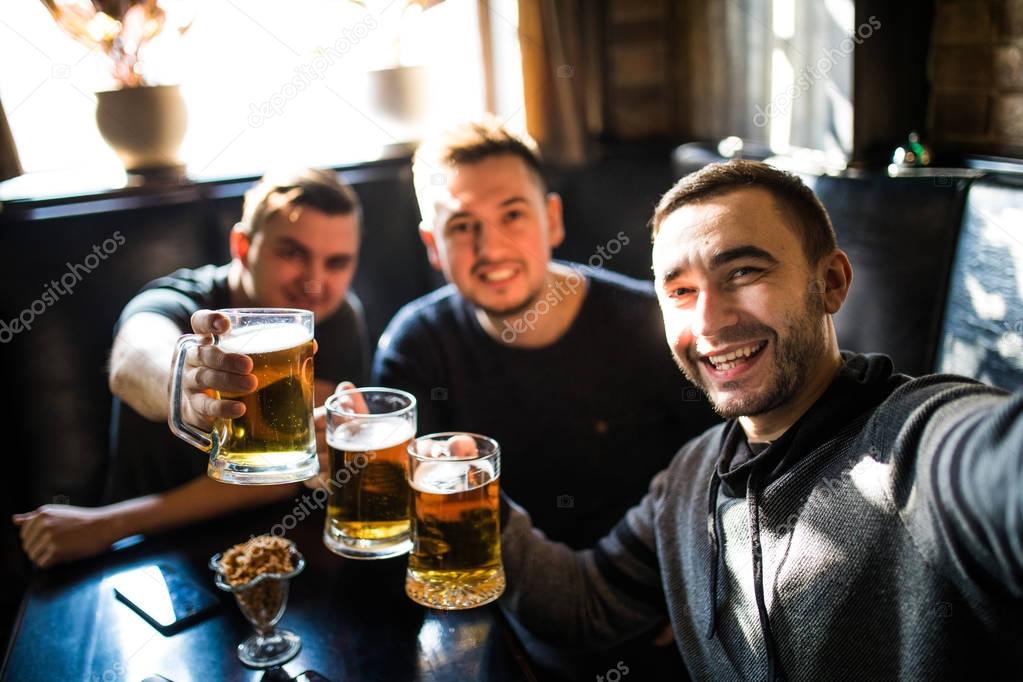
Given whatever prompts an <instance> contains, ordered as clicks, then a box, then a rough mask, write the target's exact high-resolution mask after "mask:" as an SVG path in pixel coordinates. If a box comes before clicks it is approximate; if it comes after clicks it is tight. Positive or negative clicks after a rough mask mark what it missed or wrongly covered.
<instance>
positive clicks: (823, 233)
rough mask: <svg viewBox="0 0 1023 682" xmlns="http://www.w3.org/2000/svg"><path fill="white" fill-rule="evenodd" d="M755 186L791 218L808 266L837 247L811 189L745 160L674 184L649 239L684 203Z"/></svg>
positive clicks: (713, 167)
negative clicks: (770, 197)
mask: <svg viewBox="0 0 1023 682" xmlns="http://www.w3.org/2000/svg"><path fill="white" fill-rule="evenodd" d="M757 187H759V188H761V189H764V190H766V191H767V192H769V193H770V194H771V196H772V197H774V200H775V203H776V204H777V205H778V207H779V208H781V209H782V210H783V211H784V212H785V213H787V214H788V215H789V216H791V217H792V218H793V221H792V224H791V225H792V227H793V229H794V230H795V231H796V234H797V235H799V236H800V237H802V240H801V241H802V244H803V252H804V253H805V254H806V258H807V260H808V261H809V262H810V263H811V264H813V263H817V261H819V260H820V259H821V258H823V257H824V256H826V255H827V254H829V253H831V252H832V251H833V250H835V249H836V248H837V247H838V243H837V241H836V239H835V229H834V227H832V225H831V218H829V217H828V212H827V210H825V208H824V205H823V204H822V203H821V201H820V199H818V198H817V195H816V194H814V193H813V190H811V189H810V188H809V187H807V186H806V185H805V184H804V183H803V181H802V180H800V179H799V177H798V176H796V175H793V174H792V173H787V172H785V171H783V170H778V169H777V168H774V167H772V166H769V165H767V164H766V163H761V162H759V161H745V160H736V161H726V162H723V163H712V164H708V165H707V166H704V167H703V168H701V169H700V170H698V171H695V172H693V173H690V174H689V175H687V176H685V177H684V178H682V179H681V180H679V181H678V182H677V183H675V186H674V187H672V188H671V189H669V190H668V191H667V192H666V193H665V194H664V196H663V197H661V200H660V201H659V202H658V204H657V208H656V209H654V217H653V219H652V221H651V228H652V233H653V236H654V237H656V236H657V232H658V230H660V228H661V224H662V223H663V222H664V220H665V218H667V217H668V216H669V215H671V214H672V213H674V212H675V211H677V210H678V209H680V208H682V206H684V205H686V204H691V203H696V202H699V201H703V200H704V199H710V198H711V197H717V196H721V195H724V194H728V193H729V192H734V191H737V190H740V189H747V188H757Z"/></svg>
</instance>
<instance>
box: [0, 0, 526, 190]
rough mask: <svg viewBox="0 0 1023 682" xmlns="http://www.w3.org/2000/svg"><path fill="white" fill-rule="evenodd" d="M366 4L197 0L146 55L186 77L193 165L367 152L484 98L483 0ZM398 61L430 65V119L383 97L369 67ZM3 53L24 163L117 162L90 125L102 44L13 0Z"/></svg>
mask: <svg viewBox="0 0 1023 682" xmlns="http://www.w3.org/2000/svg"><path fill="white" fill-rule="evenodd" d="M366 5H367V7H365V8H364V7H362V6H360V5H358V4H356V3H354V2H348V1H346V0H291V1H289V2H287V3H283V2H279V1H277V0H203V1H202V2H194V6H195V8H196V16H195V21H194V23H193V25H192V26H191V28H190V30H189V31H187V32H186V33H185V34H184V36H183V37H182V38H181V39H180V41H177V42H179V43H180V44H178V45H171V44H170V43H171V42H173V41H170V40H168V41H165V44H164V45H163V46H162V48H161V49H160V50H159V51H158V53H154V54H153V55H152V59H150V60H149V63H150V64H153V65H155V66H158V69H154V73H155V74H156V75H157V78H158V82H159V81H162V82H171V83H180V84H181V90H182V94H183V96H184V98H185V101H186V104H187V106H188V112H189V126H188V133H187V136H186V138H185V141H184V143H183V146H182V151H181V153H182V158H183V160H184V161H185V162H186V164H187V166H188V172H189V175H190V176H191V177H193V178H195V179H209V178H216V177H225V176H235V175H258V174H261V173H262V172H264V171H265V170H266V168H267V167H268V166H270V165H271V164H273V165H288V164H296V165H319V166H329V165H338V164H341V163H345V162H353V161H360V160H369V159H373V158H377V157H378V156H379V155H380V153H381V151H382V150H384V149H385V148H386V147H387V146H388V145H392V144H395V143H401V142H405V141H408V140H411V139H415V138H416V137H417V136H419V135H421V134H422V133H423V127H429V126H431V125H435V124H438V123H440V122H443V121H450V120H454V119H459V120H460V119H465V118H470V117H474V116H478V115H479V114H481V113H482V112H483V110H484V86H483V71H482V66H481V63H482V60H481V59H480V53H481V52H480V51H481V46H480V40H479V31H478V26H479V24H478V21H479V19H478V16H477V7H478V3H477V2H475V1H474V0H446V2H442V3H440V4H437V5H436V6H434V7H432V8H430V9H429V10H427V11H425V12H424V11H422V10H421V9H420V8H419V7H417V6H411V7H409V6H408V5H407V3H406V2H403V1H402V0H397V1H386V0H385V1H381V2H372V1H371V2H367V3H366ZM407 7H408V8H407ZM395 63H400V64H404V65H426V67H428V69H427V70H426V71H423V70H420V71H419V72H420V73H423V74H425V78H426V80H424V81H422V85H421V86H420V88H419V90H418V92H421V93H423V94H425V95H426V96H427V99H428V106H427V107H426V108H425V112H424V116H425V119H424V120H425V123H423V124H422V126H410V125H408V124H407V123H403V122H402V121H400V120H398V119H396V118H395V117H394V116H393V115H391V114H389V113H388V111H387V110H386V109H387V108H386V107H382V105H381V102H383V101H385V100H386V98H381V97H377V98H376V99H374V95H373V93H375V92H379V87H378V86H379V85H380V84H381V83H382V82H383V78H385V76H381V75H380V72H376V73H374V72H373V71H374V70H375V69H381V68H383V67H386V66H391V65H393V64H395ZM0 64H3V65H4V66H3V67H2V68H0V98H2V101H3V103H4V108H5V109H6V112H7V117H8V120H9V122H10V124H11V129H12V131H13V133H14V136H15V140H16V143H17V145H18V151H19V155H20V157H21V160H22V165H23V166H24V167H25V170H26V172H28V171H43V170H56V169H63V168H69V167H77V168H89V169H94V171H95V172H96V173H98V174H102V173H103V172H104V171H109V172H118V170H119V168H120V164H119V163H118V161H117V158H116V156H115V155H114V153H113V152H112V151H111V150H110V148H109V147H108V146H107V145H106V143H105V142H104V141H103V140H102V138H101V137H100V135H99V133H98V131H97V130H96V125H95V97H94V95H93V92H95V91H98V90H104V89H109V88H110V87H112V85H113V81H112V79H111V78H110V76H109V62H108V61H107V59H106V57H105V56H104V55H103V54H102V53H101V52H99V51H98V50H90V49H89V48H87V47H86V46H84V45H82V44H80V43H78V42H76V41H75V40H74V39H73V38H71V37H70V36H69V35H67V34H66V33H64V31H63V30H62V29H60V28H59V27H58V26H57V25H56V22H54V21H53V19H52V18H51V17H50V15H49V13H48V12H47V11H46V9H45V8H44V7H43V5H42V3H41V2H39V0H7V1H5V2H4V3H2V5H0ZM15 66H16V67H17V68H14V67H15ZM411 73H412V71H411V70H406V71H403V72H402V75H403V76H408V75H410V74H411ZM394 76H395V73H394V72H391V73H390V77H392V79H393V77H394ZM520 96H521V95H520ZM386 101H390V102H391V104H392V105H393V104H394V103H395V100H394V99H393V98H392V99H390V100H386ZM392 108H393V106H392ZM420 110H422V108H421V109H420Z"/></svg>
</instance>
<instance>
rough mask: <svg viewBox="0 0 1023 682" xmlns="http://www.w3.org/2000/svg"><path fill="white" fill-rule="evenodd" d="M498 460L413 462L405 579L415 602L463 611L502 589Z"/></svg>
mask: <svg viewBox="0 0 1023 682" xmlns="http://www.w3.org/2000/svg"><path fill="white" fill-rule="evenodd" d="M413 461H415V457H413ZM497 464H498V463H497V461H496V459H476V460H472V461H459V460H454V461H448V460H440V461H419V462H416V464H415V465H414V467H415V471H414V472H413V475H412V495H413V503H412V506H413V517H412V551H411V553H410V554H409V564H408V572H407V577H406V581H405V592H406V593H407V594H408V596H409V597H410V598H411V599H412V600H413V601H415V602H418V603H420V604H422V605H424V606H429V607H433V608H438V609H466V608H473V607H475V606H481V605H483V604H487V603H489V602H492V601H494V600H495V599H497V598H498V597H500V596H501V593H502V592H504V569H503V567H502V565H501V533H500V522H499V516H498V514H499V512H498V501H499V485H498V473H499V472H498V470H497Z"/></svg>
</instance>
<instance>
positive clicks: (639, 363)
mask: <svg viewBox="0 0 1023 682" xmlns="http://www.w3.org/2000/svg"><path fill="white" fill-rule="evenodd" d="M413 174H414V179H415V187H416V194H417V197H418V199H419V204H420V211H421V214H422V218H423V221H422V223H421V226H420V236H421V238H422V240H423V243H424V244H425V246H426V249H427V253H428V255H429V259H430V262H431V263H432V264H433V266H434V267H436V268H437V269H438V270H440V271H441V272H443V274H444V276H445V278H446V279H447V280H448V282H449V285H448V286H446V287H443V288H442V289H439V290H438V291H436V292H433V293H431V294H428V295H427V296H424V297H423V298H420V299H418V300H416V301H413V302H412V303H410V304H408V305H407V306H405V308H403V309H402V310H401V311H400V312H399V313H398V314H397V315H396V316H395V318H394V320H392V322H391V323H390V325H389V326H388V328H387V330H386V331H385V332H384V334H383V336H382V337H381V340H380V344H379V347H378V350H377V355H376V359H375V362H374V367H373V383H374V384H375V385H381V386H393V387H396V388H402V389H405V390H408V391H409V392H411V393H413V394H414V395H416V396H417V398H418V402H419V433H420V434H425V433H430V432H435V431H444V430H453V429H457V430H465V431H474V432H478V433H482V434H485V435H487V436H491V437H493V438H495V439H496V440H497V441H498V442H499V443H500V445H501V449H502V460H501V487H502V489H503V490H506V491H508V492H509V494H511V495H512V496H513V497H515V499H517V500H519V501H521V503H522V504H524V505H525V506H526V508H528V509H529V511H530V513H531V514H532V515H533V518H534V520H535V521H536V523H537V524H538V526H539V527H540V528H542V529H543V530H544V532H546V533H547V534H548V535H549V536H550V537H552V538H555V539H558V540H561V541H563V542H567V543H568V544H570V545H572V546H579V547H582V546H587V545H588V544H590V543H592V542H594V541H596V540H597V539H598V538H600V537H601V536H602V535H603V534H604V533H606V532H607V531H608V530H609V529H610V528H611V526H612V525H613V523H614V522H615V521H616V520H617V519H618V518H619V517H620V516H621V514H622V513H624V512H625V510H626V509H628V508H629V507H630V506H632V505H633V504H635V502H636V501H637V500H638V499H639V498H640V497H641V496H642V494H643V492H644V491H645V490H646V486H647V484H648V483H649V481H650V478H651V477H652V476H653V475H654V474H655V473H656V472H657V471H659V470H660V469H662V468H663V467H664V466H665V465H666V464H667V462H668V461H669V460H670V458H671V455H672V454H673V453H674V451H675V449H676V448H677V445H678V441H679V439H680V438H682V439H685V438H687V437H689V436H693V435H696V434H698V433H700V432H701V431H703V429H704V428H706V427H707V426H709V425H710V424H711V423H713V422H714V421H716V420H715V419H714V416H713V414H712V413H711V411H710V410H709V408H708V407H707V405H706V403H705V402H703V401H702V400H701V399H700V398H701V396H699V392H698V391H696V389H694V388H693V387H692V386H691V385H690V384H688V383H686V382H685V381H684V380H683V379H682V378H681V377H680V376H679V375H678V372H677V371H676V370H675V368H674V367H673V365H672V361H671V356H670V354H669V353H668V351H667V349H666V348H665V347H664V344H663V341H661V340H660V339H661V333H660V332H659V330H660V329H661V320H660V313H659V311H658V308H657V302H656V299H655V297H654V295H653V290H652V287H651V286H650V285H649V283H646V282H640V281H638V280H633V279H630V278H628V277H625V276H622V275H618V274H615V273H612V272H609V271H606V270H603V269H601V268H598V267H586V266H582V265H578V264H573V263H562V262H553V261H552V260H551V250H552V249H553V248H554V247H556V246H558V245H559V244H560V243H561V241H562V239H563V238H564V227H563V225H562V215H561V201H560V198H559V197H558V195H557V194H554V193H548V192H547V187H546V184H545V182H544V179H543V177H542V174H541V170H540V162H539V158H538V155H537V153H536V151H535V146H534V145H533V143H532V141H530V140H528V139H526V138H519V137H516V136H514V135H512V134H510V133H508V132H507V131H506V130H504V129H503V128H501V127H500V126H498V125H496V124H494V123H492V122H482V123H475V124H468V125H463V126H460V127H458V128H455V129H453V130H451V131H449V132H448V133H447V134H445V135H443V136H441V137H439V138H438V139H436V140H433V141H430V142H427V143H425V144H423V145H422V146H421V147H420V149H419V150H418V151H417V153H416V157H415V160H414V163H413ZM614 241H616V242H617V244H611V245H605V244H602V245H600V246H601V247H603V248H602V249H601V250H600V251H599V252H598V253H601V254H604V256H596V258H595V259H591V261H590V262H591V263H592V264H594V265H602V264H604V263H606V259H607V258H613V256H611V255H610V254H613V253H618V252H619V251H620V250H621V249H623V248H629V245H630V241H631V240H630V239H629V237H628V235H626V234H625V233H624V232H620V233H619V234H618V236H617V237H616V238H615V240H614ZM635 248H642V247H638V246H637V247H635Z"/></svg>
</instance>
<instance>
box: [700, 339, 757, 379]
mask: <svg viewBox="0 0 1023 682" xmlns="http://www.w3.org/2000/svg"><path fill="white" fill-rule="evenodd" d="M766 346H767V341H756V342H754V343H750V344H747V345H745V346H742V347H740V348H736V349H733V350H730V351H728V352H727V353H716V354H712V355H705V356H703V357H702V358H700V361H701V362H704V363H705V364H707V365H709V366H710V367H711V368H712V369H714V370H715V371H718V372H727V371H729V370H732V369H735V368H736V367H739V366H741V365H744V364H746V363H749V362H751V361H752V360H753V358H755V357H757V356H758V355H759V354H760V352H761V351H763V350H764V348H765V347H766Z"/></svg>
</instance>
